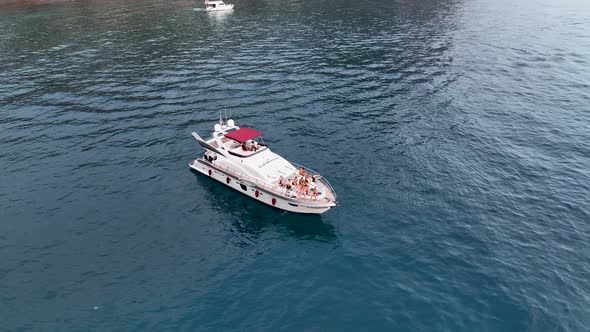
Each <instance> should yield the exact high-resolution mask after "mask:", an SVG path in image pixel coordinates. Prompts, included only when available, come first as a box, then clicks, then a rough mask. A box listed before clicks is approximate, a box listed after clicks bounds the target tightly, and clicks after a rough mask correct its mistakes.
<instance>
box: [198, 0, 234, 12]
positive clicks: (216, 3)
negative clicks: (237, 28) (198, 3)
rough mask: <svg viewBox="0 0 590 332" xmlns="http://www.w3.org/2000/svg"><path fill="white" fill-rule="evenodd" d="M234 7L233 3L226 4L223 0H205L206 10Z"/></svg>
mask: <svg viewBox="0 0 590 332" xmlns="http://www.w3.org/2000/svg"><path fill="white" fill-rule="evenodd" d="M233 8H234V5H233V4H226V3H224V2H223V1H221V0H205V10H206V11H217V10H229V9H233Z"/></svg>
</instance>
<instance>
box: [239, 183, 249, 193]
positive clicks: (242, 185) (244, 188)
mask: <svg viewBox="0 0 590 332" xmlns="http://www.w3.org/2000/svg"><path fill="white" fill-rule="evenodd" d="M240 187H242V190H244V191H248V187H246V185H244V184H241V183H240Z"/></svg>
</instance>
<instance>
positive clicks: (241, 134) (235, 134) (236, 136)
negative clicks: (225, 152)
mask: <svg viewBox="0 0 590 332" xmlns="http://www.w3.org/2000/svg"><path fill="white" fill-rule="evenodd" d="M259 136H262V133H261V132H259V131H258V130H256V129H252V128H244V127H242V128H240V129H238V130H234V131H232V132H231V133H228V134H225V137H227V138H231V139H233V140H234V141H238V142H240V143H244V142H245V141H247V140H249V139H253V138H256V137H259Z"/></svg>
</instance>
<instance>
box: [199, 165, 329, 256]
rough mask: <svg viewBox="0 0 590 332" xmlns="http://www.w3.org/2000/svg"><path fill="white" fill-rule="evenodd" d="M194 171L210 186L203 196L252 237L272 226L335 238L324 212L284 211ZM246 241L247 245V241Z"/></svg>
mask: <svg viewBox="0 0 590 332" xmlns="http://www.w3.org/2000/svg"><path fill="white" fill-rule="evenodd" d="M192 173H193V175H194V176H195V178H196V179H197V182H198V183H199V184H201V185H202V186H203V187H206V188H207V189H206V190H205V191H204V193H205V196H204V198H206V199H207V200H209V201H210V202H211V204H212V205H213V207H214V208H215V210H217V211H223V212H222V213H223V214H225V215H226V216H227V217H228V219H230V220H231V227H232V230H235V231H237V232H240V233H241V234H247V238H248V239H250V240H254V239H256V238H258V237H260V236H261V235H263V234H264V233H265V232H267V231H269V230H272V231H274V232H277V233H279V234H281V235H285V236H286V237H295V238H298V239H302V240H312V241H319V242H331V241H334V240H335V239H336V232H335V229H334V226H332V225H331V224H329V223H328V222H326V221H325V220H324V218H323V217H322V216H321V215H317V214H316V215H305V214H295V213H291V212H285V211H281V210H278V209H275V208H273V207H270V206H267V205H265V204H262V203H260V202H257V201H255V200H252V199H250V198H248V197H247V196H244V195H242V194H240V193H238V192H234V191H233V190H227V188H226V187H225V186H224V185H223V184H221V183H218V182H217V181H215V180H212V179H210V178H206V177H203V176H199V174H197V172H195V171H193V172H192ZM243 244H244V245H247V241H244V243H243Z"/></svg>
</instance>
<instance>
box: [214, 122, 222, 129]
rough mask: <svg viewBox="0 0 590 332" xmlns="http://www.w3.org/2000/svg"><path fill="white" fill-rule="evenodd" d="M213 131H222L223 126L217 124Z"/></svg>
mask: <svg viewBox="0 0 590 332" xmlns="http://www.w3.org/2000/svg"><path fill="white" fill-rule="evenodd" d="M213 129H215V131H221V125H220V124H219V123H216V124H215V126H213Z"/></svg>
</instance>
